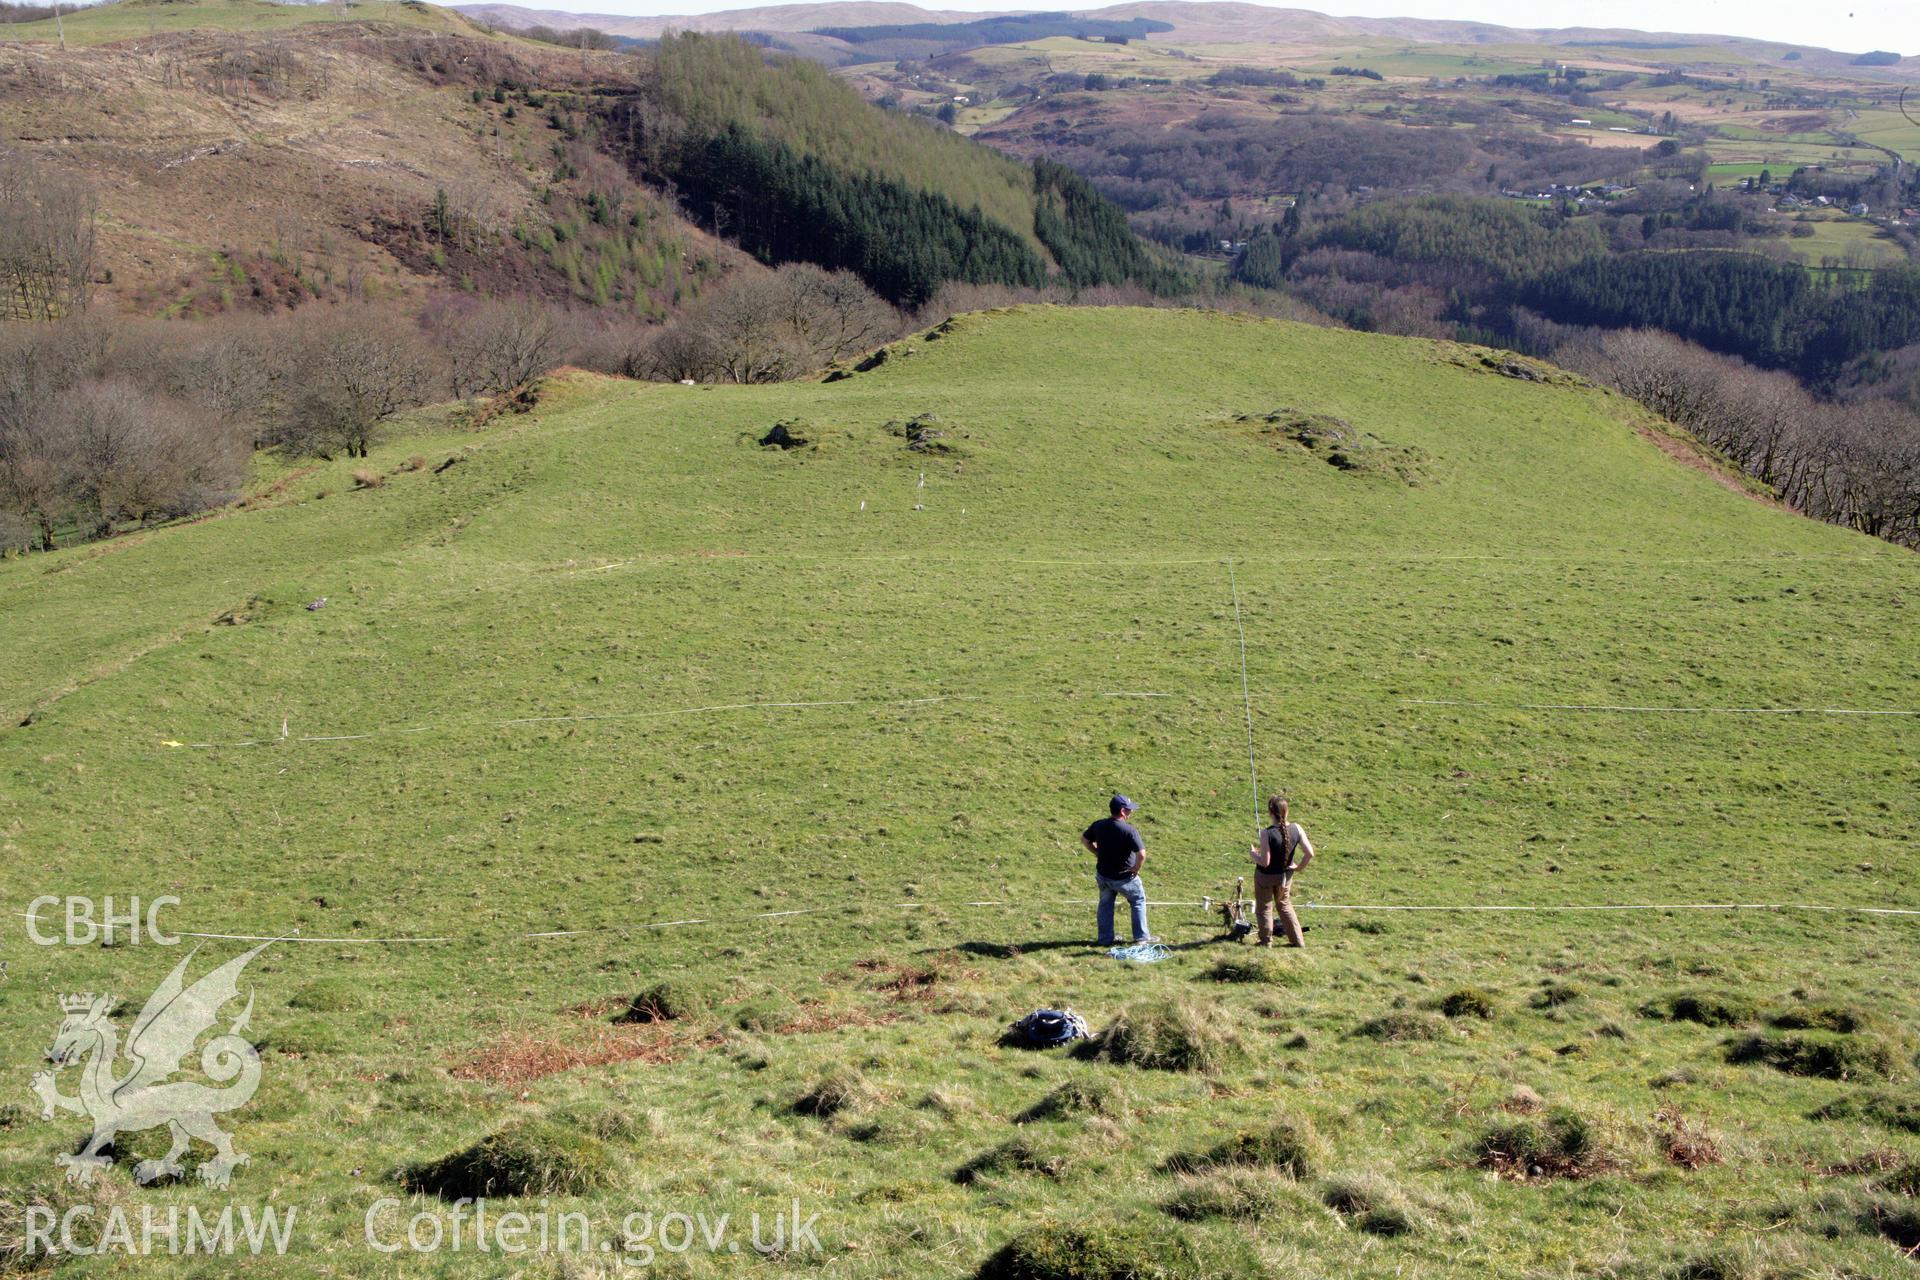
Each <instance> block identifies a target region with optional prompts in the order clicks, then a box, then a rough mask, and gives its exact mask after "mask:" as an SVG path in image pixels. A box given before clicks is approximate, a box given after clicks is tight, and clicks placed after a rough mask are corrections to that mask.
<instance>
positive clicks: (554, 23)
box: [454, 0, 1878, 67]
mask: <svg viewBox="0 0 1920 1280" xmlns="http://www.w3.org/2000/svg"><path fill="white" fill-rule="evenodd" d="M454 7H455V8H456V9H457V10H458V11H459V12H461V13H464V14H466V15H467V16H469V17H472V18H475V19H477V20H479V21H482V22H487V23H491V24H495V25H499V26H505V27H528V26H534V25H540V26H548V27H554V28H557V29H562V30H564V29H567V28H568V27H570V26H590V27H594V28H596V29H598V30H602V31H606V32H608V33H610V34H614V35H624V36H639V37H648V36H658V35H660V34H661V33H662V32H665V31H759V32H767V33H771V34H787V35H798V34H803V33H813V32H820V31H823V30H825V29H829V28H840V27H866V26H882V25H903V24H929V23H931V24H943V25H946V24H954V23H971V22H981V21H984V20H987V19H990V18H992V17H994V16H995V13H994V12H989V13H956V12H953V11H950V10H937V9H922V8H920V7H918V6H916V5H911V4H898V3H861V2H853V3H846V4H819V5H769V6H767V7H764V8H756V9H729V10H724V11H722V12H719V13H707V14H684V15H676V16H669V17H648V18H634V17H625V16H619V15H613V14H592V13H571V12H563V11H555V10H546V9H535V8H527V7H523V6H519V5H503V4H478V5H456V6H454ZM996 12H999V11H996ZM1034 12H1035V11H1034V10H1030V9H1009V10H1006V11H1004V12H1003V13H1000V16H1005V15H1007V14H1031V13H1034ZM1067 12H1068V13H1069V14H1070V15H1071V16H1073V17H1079V18H1086V19H1089V20H1099V21H1126V20H1129V19H1135V18H1144V19H1147V20H1149V21H1152V22H1159V23H1165V24H1166V30H1165V31H1164V32H1161V33H1158V34H1156V35H1152V36H1148V37H1146V38H1148V39H1154V40H1160V41H1167V42H1189V43H1229V44H1231V43H1257V44H1279V45H1289V46H1305V45H1324V44H1340V43H1344V42H1351V41H1364V40H1381V39H1388V40H1399V41H1405V42H1407V43H1410V44H1454V45H1460V44H1464V45H1542V44H1544V45H1552V46H1583V47H1611V48H1636V47H1637V48H1658V47H1667V48H1687V49H1697V48H1703V47H1722V48H1734V49H1745V50H1747V51H1749V52H1751V53H1754V54H1755V55H1760V54H1763V53H1765V54H1771V55H1773V56H1777V55H1778V54H1779V53H1780V52H1782V51H1786V50H1790V49H1792V48H1793V47H1794V46H1791V45H1783V44H1781V43H1779V42H1777V41H1764V40H1754V39H1748V38H1746V37H1741V36H1729V35H1714V34H1707V33H1699V32H1695V33H1684V32H1648V31H1635V30H1630V29H1626V28H1602V27H1565V28H1540V27H1514V26H1503V25H1500V24H1497V23H1486V22H1464V21H1447V20H1443V19H1427V18H1357V17H1336V16H1333V15H1330V14H1326V13H1321V12H1319V11H1316V10H1311V9H1287V8H1274V7H1271V6H1267V5H1258V4H1240V3H1235V2H1234V0H1133V2H1132V3H1124V4H1116V5H1108V6H1104V7H1100V8H1091V9H1074V10H1069V11H1067ZM1802 52H1803V54H1805V55H1811V56H1812V65H1819V64H1820V63H1822V62H1830V64H1831V65H1832V66H1835V67H1844V66H1846V65H1848V63H1849V62H1850V56H1848V55H1841V54H1834V53H1832V52H1831V51H1829V50H1824V49H1815V48H1805V49H1803V50H1802ZM1869 65H1878V64H1869Z"/></svg>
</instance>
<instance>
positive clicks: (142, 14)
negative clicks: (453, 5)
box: [0, 0, 480, 45]
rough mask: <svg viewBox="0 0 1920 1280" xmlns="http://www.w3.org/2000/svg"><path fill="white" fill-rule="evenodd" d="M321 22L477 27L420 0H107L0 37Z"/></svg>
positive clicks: (98, 37)
mask: <svg viewBox="0 0 1920 1280" xmlns="http://www.w3.org/2000/svg"><path fill="white" fill-rule="evenodd" d="M321 22H386V23H392V24H394V25H396V26H403V27H414V28H418V29H420V30H422V31H432V32H438V33H442V34H448V35H478V34H480V29H479V28H478V27H476V26H474V24H473V23H471V22H469V21H468V20H467V19H466V18H464V17H462V16H461V15H460V14H458V13H455V12H454V11H453V10H452V9H446V8H442V7H440V6H438V5H431V4H425V3H423V2H422V0H348V2H347V3H346V4H276V3H274V0H108V3H105V4H97V5H90V6H88V7H86V8H83V9H76V10H74V11H73V12H70V13H67V14H64V15H62V17H61V20H60V23H58V24H56V23H55V22H54V21H53V20H52V19H50V18H49V19H47V20H45V21H41V22H22V23H14V24H9V25H8V26H5V27H0V39H7V40H53V39H57V38H58V37H59V35H60V30H61V28H62V27H64V28H65V32H66V40H67V43H68V44H72V45H92V44H106V43H108V42H110V41H114V40H137V39H140V38H141V37H144V36H153V35H158V34H160V33H162V32H177V31H226V32H240V33H249V34H251V33H258V32H268V31H287V30H290V29H293V28H295V27H305V26H311V25H313V24H315V23H321Z"/></svg>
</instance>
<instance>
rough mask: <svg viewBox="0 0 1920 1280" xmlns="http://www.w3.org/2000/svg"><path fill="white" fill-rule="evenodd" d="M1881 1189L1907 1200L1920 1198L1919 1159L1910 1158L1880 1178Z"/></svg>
mask: <svg viewBox="0 0 1920 1280" xmlns="http://www.w3.org/2000/svg"><path fill="white" fill-rule="evenodd" d="M1879 1186H1880V1189H1881V1190H1882V1191H1890V1192H1892V1193H1893V1194H1894V1195H1897V1196H1905V1197H1907V1198H1908V1199H1909V1200H1913V1199H1920V1160H1910V1161H1908V1162H1907V1163H1906V1164H1903V1165H1901V1166H1900V1167H1899V1168H1897V1169H1895V1170H1894V1171H1893V1172H1892V1173H1889V1174H1888V1175H1887V1176H1886V1177H1884V1178H1882V1179H1880V1183H1879Z"/></svg>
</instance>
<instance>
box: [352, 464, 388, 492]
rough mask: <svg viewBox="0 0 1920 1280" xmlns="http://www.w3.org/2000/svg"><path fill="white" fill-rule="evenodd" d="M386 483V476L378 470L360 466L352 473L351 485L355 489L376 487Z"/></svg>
mask: <svg viewBox="0 0 1920 1280" xmlns="http://www.w3.org/2000/svg"><path fill="white" fill-rule="evenodd" d="M386 483H387V478H386V477H385V476H383V475H381V474H380V473H379V472H378V471H369V470H367V469H366V468H364V467H362V468H360V469H359V470H357V471H355V472H354V473H353V487H354V488H356V489H378V488H380V487H381V486H383V485H385V484H386Z"/></svg>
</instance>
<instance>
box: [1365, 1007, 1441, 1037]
mask: <svg viewBox="0 0 1920 1280" xmlns="http://www.w3.org/2000/svg"><path fill="white" fill-rule="evenodd" d="M1353 1034H1354V1035H1356V1036H1358V1037H1359V1038H1361V1039H1363V1040H1378V1041H1380V1042H1381V1043H1383V1044H1402V1043H1406V1042H1408V1041H1413V1040H1443V1039H1445V1038H1446V1035H1447V1028H1446V1026H1445V1024H1443V1023H1442V1022H1440V1021H1439V1020H1438V1019H1437V1018H1435V1017H1433V1016H1432V1015H1431V1014H1425V1013H1412V1012H1409V1011H1408V1010H1405V1009H1394V1010H1392V1011H1390V1012H1388V1013H1383V1014H1381V1015H1380V1016H1379V1017H1377V1018H1369V1019H1367V1020H1366V1021H1365V1022H1363V1023H1361V1024H1360V1025H1359V1026H1357V1027H1355V1028H1354V1029H1353Z"/></svg>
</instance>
